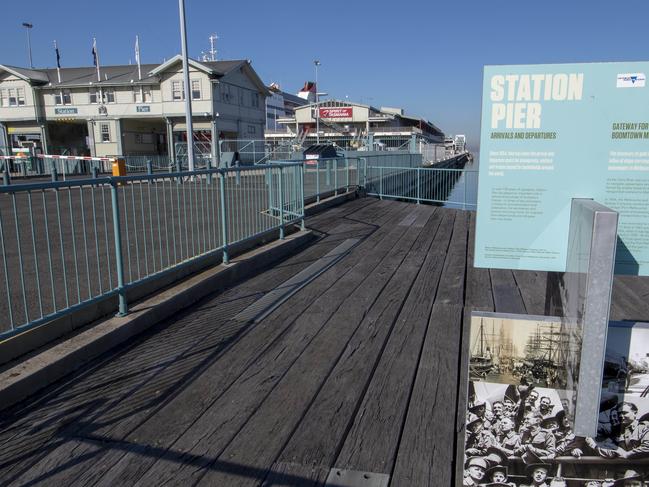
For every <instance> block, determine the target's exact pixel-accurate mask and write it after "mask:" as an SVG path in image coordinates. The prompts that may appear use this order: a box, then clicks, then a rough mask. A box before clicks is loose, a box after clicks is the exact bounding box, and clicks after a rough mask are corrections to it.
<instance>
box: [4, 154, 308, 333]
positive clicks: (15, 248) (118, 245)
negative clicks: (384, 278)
mask: <svg viewBox="0 0 649 487" xmlns="http://www.w3.org/2000/svg"><path fill="white" fill-rule="evenodd" d="M302 184H303V182H302V165H301V164H300V163H288V164H283V165H268V166H256V167H252V168H230V169H211V170H198V171H193V172H173V173H164V174H144V175H136V176H123V177H97V178H92V179H76V180H68V181H54V182H47V183H42V182H38V183H28V184H16V185H4V186H0V252H1V254H0V255H1V256H2V258H1V260H2V263H1V264H0V275H2V278H0V283H1V284H0V289H1V288H2V287H4V292H3V293H1V294H0V316H1V317H3V318H1V319H0V337H2V338H4V337H7V336H11V335H14V334H16V333H19V332H21V331H23V330H26V329H28V328H31V327H34V326H37V325H40V324H42V323H45V322H47V321H50V320H53V319H55V318H58V317H60V316H63V315H65V314H69V313H71V312H73V311H75V310H77V309H80V308H82V307H85V306H89V305H91V304H93V303H96V302H98V301H101V300H104V299H106V298H107V297H110V296H115V295H116V296H118V297H119V313H120V314H125V313H126V312H127V310H128V301H127V291H129V290H130V289H131V288H133V287H135V286H139V285H141V284H143V283H145V282H147V281H150V280H152V279H154V278H157V277H159V276H162V275H163V274H165V273H168V272H172V271H176V270H178V269H180V268H182V267H183V266H188V265H193V264H195V263H196V261H198V260H199V259H206V258H207V259H209V258H218V255H221V253H222V256H223V260H224V261H225V262H227V261H228V252H229V249H230V247H231V246H232V245H234V244H236V243H239V242H243V241H246V240H249V239H255V238H257V237H259V236H260V235H262V234H266V233H267V232H269V231H277V232H278V236H279V237H280V238H283V237H284V229H285V227H286V226H287V225H290V224H293V223H300V222H301V223H302V224H303V219H304V199H303V195H302V191H303V190H302ZM217 254H218V255H217ZM2 295H4V296H2ZM3 298H4V299H3Z"/></svg>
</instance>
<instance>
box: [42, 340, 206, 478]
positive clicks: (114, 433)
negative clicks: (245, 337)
mask: <svg viewBox="0 0 649 487" xmlns="http://www.w3.org/2000/svg"><path fill="white" fill-rule="evenodd" d="M201 347H202V348H204V349H205V350H208V351H210V350H211V349H212V344H211V343H209V342H208V343H202V344H201ZM193 358H194V359H197V358H199V357H197V355H196V354H194V357H193ZM170 370H171V369H170ZM174 372H175V371H172V373H174ZM154 387H155V385H154ZM198 404H201V403H200V402H199V403H198ZM185 406H186V405H185ZM172 407H173V406H172ZM185 409H186V408H185ZM185 409H183V408H182V405H181V408H180V409H175V408H174V409H173V410H174V411H175V414H176V415H177V412H178V411H184V410H185ZM167 410H169V409H167ZM165 417H166V415H165V414H164V413H163V414H161V418H165ZM129 419H130V421H128V424H124V422H122V423H121V424H120V425H119V428H112V429H111V430H109V431H107V432H106V433H105V434H106V436H107V437H112V438H116V439H120V438H121V437H122V436H123V434H124V432H125V431H128V429H129V428H131V427H132V425H133V424H135V423H137V422H138V420H139V421H141V420H142V418H129ZM175 419H176V420H177V419H178V418H175ZM156 430H157V431H158V432H159V431H161V430H162V431H164V430H165V429H164V426H163V425H159V426H158V428H156ZM95 436H96V435H95ZM62 448H65V446H63V447H62ZM55 454H59V456H62V457H65V456H66V455H64V454H63V453H62V452H61V453H59V452H55ZM112 454H113V455H115V454H117V455H118V456H119V452H112ZM106 463H107V461H106V459H103V462H102V464H103V465H105V464H106ZM95 470H96V471H95V472H93V474H94V475H97V474H98V473H99V472H100V471H101V469H95ZM83 474H86V475H87V472H84V473H83Z"/></svg>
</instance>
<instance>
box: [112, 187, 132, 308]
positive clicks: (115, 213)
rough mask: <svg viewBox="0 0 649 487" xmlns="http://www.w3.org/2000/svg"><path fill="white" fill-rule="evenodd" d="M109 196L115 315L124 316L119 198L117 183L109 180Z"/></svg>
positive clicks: (124, 298)
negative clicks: (114, 282) (115, 298)
mask: <svg viewBox="0 0 649 487" xmlns="http://www.w3.org/2000/svg"><path fill="white" fill-rule="evenodd" d="M110 196H111V202H112V207H113V233H114V234H115V266H116V267H117V295H118V298H119V308H118V311H117V316H125V315H126V314H127V313H128V302H127V301H126V288H125V286H124V256H123V255H122V230H121V226H120V220H119V198H118V197H117V196H118V195H117V183H115V182H114V181H111V183H110Z"/></svg>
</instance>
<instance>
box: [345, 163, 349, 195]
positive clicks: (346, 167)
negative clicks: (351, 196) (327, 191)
mask: <svg viewBox="0 0 649 487" xmlns="http://www.w3.org/2000/svg"><path fill="white" fill-rule="evenodd" d="M345 169H346V171H345V172H346V176H345V178H346V181H345V182H346V183H347V184H346V185H345V191H347V192H349V159H347V158H346V157H345Z"/></svg>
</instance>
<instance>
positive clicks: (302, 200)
mask: <svg viewBox="0 0 649 487" xmlns="http://www.w3.org/2000/svg"><path fill="white" fill-rule="evenodd" d="M298 169H299V171H300V181H299V185H300V188H299V189H300V203H301V207H302V211H301V214H302V219H301V220H300V230H302V231H304V230H306V225H305V223H304V217H305V215H304V171H306V166H305V165H304V164H300V165H299V166H298Z"/></svg>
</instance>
